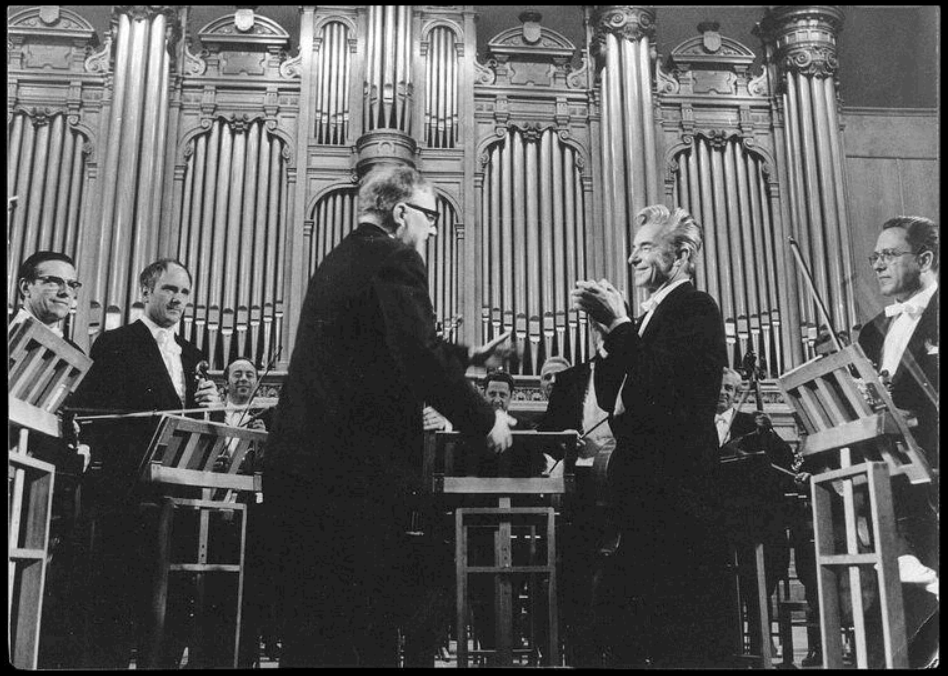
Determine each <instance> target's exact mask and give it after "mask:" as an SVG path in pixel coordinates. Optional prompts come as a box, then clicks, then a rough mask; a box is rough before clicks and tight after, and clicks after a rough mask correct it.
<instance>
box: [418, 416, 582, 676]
mask: <svg viewBox="0 0 948 676" xmlns="http://www.w3.org/2000/svg"><path fill="white" fill-rule="evenodd" d="M512 434H513V437H514V443H513V448H512V449H511V450H509V451H507V452H506V453H504V454H501V455H500V456H499V457H498V458H497V459H496V463H494V462H491V461H490V459H489V458H488V461H487V462H486V463H485V462H484V458H485V455H484V454H485V451H484V450H483V445H484V444H483V442H482V441H478V440H472V439H470V438H466V437H464V436H462V435H460V434H458V433H456V432H437V433H436V434H434V435H432V436H430V437H429V440H428V443H426V446H425V466H424V469H425V479H426V484H427V486H429V487H430V490H431V491H432V492H433V493H445V494H454V495H462V496H474V495H484V496H494V497H495V498H496V500H497V506H496V507H458V508H457V509H456V510H455V571H456V579H457V641H458V653H457V654H458V667H466V666H467V663H468V654H469V652H470V651H469V649H468V617H469V608H470V606H469V599H468V588H469V576H470V575H474V574H485V575H490V576H492V577H493V578H494V599H493V601H494V607H495V608H496V610H497V612H496V620H497V622H496V626H495V638H496V644H495V645H496V649H494V650H476V651H474V652H475V654H485V653H490V654H495V655H496V656H497V659H498V663H499V664H500V665H510V664H512V663H513V657H514V655H515V654H520V653H524V652H532V651H534V650H535V649H536V648H537V646H536V645H535V641H534V640H531V643H534V645H532V646H531V647H530V648H527V649H520V648H514V646H513V633H514V631H513V627H514V622H513V610H514V607H513V598H512V594H513V582H512V576H513V575H516V574H526V575H529V576H530V578H531V585H530V589H533V590H535V589H537V588H538V584H537V582H539V580H540V579H541V578H545V579H546V581H547V622H548V627H549V632H548V642H547V645H546V650H545V659H546V661H547V662H548V663H549V664H551V665H552V664H556V663H557V659H558V658H557V656H558V655H559V636H558V626H557V617H558V614H557V603H556V600H557V589H556V538H555V509H554V507H552V506H549V505H547V506H533V507H513V506H512V505H511V496H513V495H518V496H525V495H529V496H535V497H536V498H539V499H541V500H544V501H549V500H551V499H552V497H553V496H558V495H563V494H564V493H567V492H572V490H573V486H574V474H573V466H574V464H575V462H576V442H577V436H576V434H575V433H573V432H513V433H512ZM549 449H562V451H563V460H562V461H561V463H562V465H563V473H562V475H559V476H547V475H543V474H540V475H538V476H528V474H529V472H528V471H524V468H529V467H532V466H535V463H534V462H533V461H534V459H536V458H537V456H538V454H542V452H543V451H544V450H549ZM472 458H474V460H472ZM485 466H488V467H489V468H490V469H489V473H490V474H496V476H478V475H477V474H476V472H477V470H479V469H483V468H484V467H485ZM512 474H513V475H514V476H512ZM517 475H519V476H517ZM485 525H486V526H490V527H496V531H494V561H493V565H486V566H485V565H473V564H472V563H471V562H470V560H469V554H470V546H469V544H470V542H469V538H470V528H471V527H477V526H485ZM520 526H526V527H527V529H528V530H527V535H525V537H528V538H529V539H530V541H529V547H528V552H527V562H526V563H525V564H519V563H515V562H514V549H515V547H514V542H513V540H514V537H515V535H514V528H515V527H520ZM538 527H542V528H544V531H543V533H544V535H543V536H538V535H537V528H538ZM540 537H544V538H545V541H546V548H545V556H543V557H542V558H543V561H542V562H541V561H538V559H539V558H540V554H539V552H538V548H537V544H538V542H537V541H538V539H539V538H540ZM531 601H533V602H534V603H532V604H531V605H532V607H533V608H534V609H535V608H536V603H535V602H536V598H531ZM533 615H534V613H531V620H535V617H533ZM534 638H535V634H533V632H531V639H534Z"/></svg>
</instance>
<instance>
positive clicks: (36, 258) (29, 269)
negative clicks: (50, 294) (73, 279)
mask: <svg viewBox="0 0 948 676" xmlns="http://www.w3.org/2000/svg"><path fill="white" fill-rule="evenodd" d="M46 261H62V262H63V263H69V265H71V266H72V267H76V263H75V262H74V261H73V260H72V258H71V257H70V256H67V255H66V254H64V253H59V252H58V251H37V252H36V253H35V254H33V255H32V256H30V257H29V258H27V259H26V260H25V261H23V262H22V263H20V268H19V269H18V270H17V271H16V281H17V283H19V282H20V280H21V279H25V280H26V281H28V282H32V281H34V280H35V279H36V269H37V268H38V267H39V266H40V263H45V262H46Z"/></svg>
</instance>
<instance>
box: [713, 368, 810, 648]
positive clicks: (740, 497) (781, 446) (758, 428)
mask: <svg viewBox="0 0 948 676" xmlns="http://www.w3.org/2000/svg"><path fill="white" fill-rule="evenodd" d="M741 382H742V379H741V374H740V373H738V372H737V371H735V370H734V369H732V368H728V367H725V368H724V372H723V376H722V379H721V393H720V395H719V397H718V408H717V412H716V413H715V416H714V422H715V425H716V426H717V432H718V443H719V445H720V449H719V452H720V455H721V461H722V487H723V492H724V494H723V495H722V498H723V500H724V503H725V507H726V510H727V511H726V517H725V521H726V523H727V526H728V536H729V541H730V543H731V545H732V546H733V547H734V549H735V551H736V552H737V563H738V570H739V579H740V589H741V599H742V601H743V603H744V605H745V608H746V612H747V626H748V629H749V635H750V652H751V654H753V655H759V654H760V651H761V635H760V613H759V606H758V604H757V562H756V554H755V546H756V545H757V544H759V543H762V544H763V545H764V567H765V573H764V576H765V580H766V592H767V596H768V597H772V596H773V594H774V592H775V591H776V590H777V584H778V583H779V582H780V580H781V579H784V578H786V577H787V570H788V567H789V565H790V545H789V542H788V540H787V526H788V525H789V518H790V510H791V508H792V506H793V505H792V503H790V502H789V499H788V497H787V494H788V493H795V492H796V489H797V487H796V484H795V483H794V475H793V474H790V473H792V472H793V460H794V458H793V450H792V449H791V448H790V445H789V444H788V443H787V442H785V441H784V440H783V439H781V438H780V437H779V436H778V435H777V433H776V432H774V430H773V424H772V423H771V421H770V418H769V417H768V416H767V415H766V414H765V413H764V412H763V411H757V412H755V413H746V412H744V411H740V410H738V409H737V408H736V406H735V400H736V399H737V395H738V393H739V392H740V390H741ZM776 467H779V468H781V469H783V470H785V472H786V473H784V472H781V471H780V470H778V469H776Z"/></svg>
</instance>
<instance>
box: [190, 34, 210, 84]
mask: <svg viewBox="0 0 948 676" xmlns="http://www.w3.org/2000/svg"><path fill="white" fill-rule="evenodd" d="M208 54H209V53H208V51H207V50H206V49H202V50H201V51H200V52H198V53H197V54H195V53H194V52H192V51H191V41H190V40H188V41H187V42H186V43H185V45H184V74H185V75H189V76H195V75H204V73H206V72H207V61H205V59H206V58H207V56H208Z"/></svg>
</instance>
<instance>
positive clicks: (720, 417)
mask: <svg viewBox="0 0 948 676" xmlns="http://www.w3.org/2000/svg"><path fill="white" fill-rule="evenodd" d="M714 422H716V423H726V422H727V416H726V415H724V414H723V413H722V414H720V415H716V416H714Z"/></svg>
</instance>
